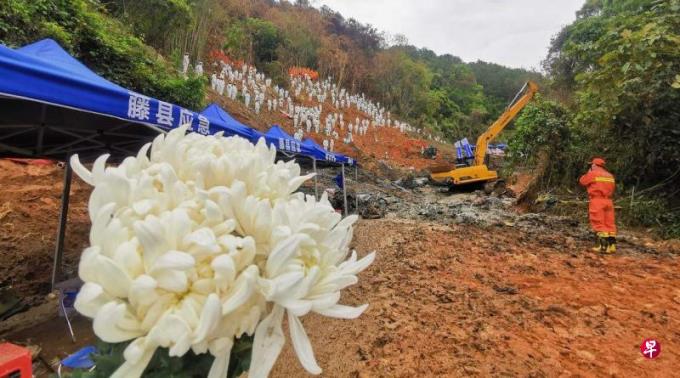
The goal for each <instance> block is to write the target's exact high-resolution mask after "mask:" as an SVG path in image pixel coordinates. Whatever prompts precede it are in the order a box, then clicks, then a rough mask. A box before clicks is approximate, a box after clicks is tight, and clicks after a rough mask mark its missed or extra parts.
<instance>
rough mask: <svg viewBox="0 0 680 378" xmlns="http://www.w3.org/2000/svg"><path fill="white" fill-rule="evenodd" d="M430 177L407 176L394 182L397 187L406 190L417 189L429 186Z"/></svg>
mask: <svg viewBox="0 0 680 378" xmlns="http://www.w3.org/2000/svg"><path fill="white" fill-rule="evenodd" d="M428 181H429V178H428V177H415V176H413V175H409V176H406V177H404V178H401V179H399V180H397V181H395V182H394V184H395V185H397V186H399V187H402V188H405V189H415V188H419V187H422V186H425V185H427V183H428Z"/></svg>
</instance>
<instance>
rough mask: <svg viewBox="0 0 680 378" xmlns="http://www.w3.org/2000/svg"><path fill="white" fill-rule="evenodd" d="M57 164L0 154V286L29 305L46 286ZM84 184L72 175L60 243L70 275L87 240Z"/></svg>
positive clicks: (58, 176)
mask: <svg viewBox="0 0 680 378" xmlns="http://www.w3.org/2000/svg"><path fill="white" fill-rule="evenodd" d="M63 174H64V171H63V168H60V167H58V166H57V165H54V164H50V165H32V164H22V163H17V162H14V161H10V160H4V159H0V251H2V253H0V287H2V288H8V287H11V288H12V289H13V290H14V291H16V292H17V293H18V294H19V295H21V296H22V297H23V299H24V302H25V303H26V304H29V305H33V304H37V303H40V302H42V301H43V299H44V295H45V294H47V293H48V292H49V290H50V280H51V274H52V260H53V255H54V248H55V242H56V235H57V224H58V218H59V209H60V203H61V191H62V182H63ZM89 194H90V189H89V186H88V185H87V184H85V183H83V182H82V181H80V179H78V178H77V177H75V175H74V178H73V184H72V185H71V207H70V209H69V214H68V224H67V228H66V239H65V245H64V251H65V253H64V268H65V271H66V272H67V274H69V275H73V273H74V272H75V270H76V267H77V259H78V257H79V256H80V252H81V251H82V249H83V248H85V246H86V244H87V241H88V230H89V227H90V222H89V218H88V216H87V198H88V197H89Z"/></svg>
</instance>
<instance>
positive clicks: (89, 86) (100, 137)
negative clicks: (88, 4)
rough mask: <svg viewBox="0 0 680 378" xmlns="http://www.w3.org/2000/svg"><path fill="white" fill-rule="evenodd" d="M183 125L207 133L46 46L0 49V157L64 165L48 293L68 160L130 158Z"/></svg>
mask: <svg viewBox="0 0 680 378" xmlns="http://www.w3.org/2000/svg"><path fill="white" fill-rule="evenodd" d="M186 123H190V124H191V128H192V130H194V131H197V132H200V133H203V134H208V133H212V132H216V131H218V130H216V126H215V125H211V124H210V120H209V119H208V118H207V117H205V116H203V115H200V114H197V113H195V112H192V111H189V110H187V109H184V108H182V107H179V106H177V105H173V104H170V103H167V102H163V101H159V100H156V99H153V98H150V97H147V96H144V95H141V94H139V93H135V92H133V91H129V90H127V89H125V88H123V87H121V86H119V85H116V84H114V83H112V82H110V81H108V80H106V79H104V78H102V77H100V76H99V75H97V74H96V73H94V72H93V71H91V70H90V69H88V68H87V67H86V66H84V65H83V64H82V63H80V62H79V61H78V60H76V59H75V58H73V57H72V56H71V55H69V54H68V53H67V52H66V51H64V49H62V48H61V46H59V44H57V43H56V42H55V41H53V40H51V39H44V40H41V41H38V42H35V43H33V44H30V45H27V46H25V47H22V48H19V49H11V48H9V47H6V46H3V45H0V157H4V156H14V157H16V156H21V157H29V158H37V157H40V158H49V159H58V160H65V161H66V162H67V164H66V167H65V172H64V185H63V192H62V201H61V211H60V220H59V225H58V230H57V242H56V247H55V254H54V265H53V271H52V288H55V284H56V280H57V279H58V278H59V273H60V270H61V260H62V255H63V247H64V236H65V225H66V218H67V214H68V204H69V192H70V185H71V176H72V171H71V167H70V165H69V164H68V157H69V156H70V155H71V154H74V153H78V154H79V155H80V157H81V158H82V159H85V160H87V159H90V158H92V157H95V156H98V155H100V154H102V153H110V154H111V155H112V160H113V159H120V158H122V157H123V156H128V155H131V154H134V153H136V150H137V149H138V148H139V147H140V146H141V145H142V144H144V143H146V142H148V141H150V140H152V139H153V138H154V137H155V136H156V135H158V133H159V132H162V131H164V130H169V129H171V128H174V127H177V126H178V125H180V124H186Z"/></svg>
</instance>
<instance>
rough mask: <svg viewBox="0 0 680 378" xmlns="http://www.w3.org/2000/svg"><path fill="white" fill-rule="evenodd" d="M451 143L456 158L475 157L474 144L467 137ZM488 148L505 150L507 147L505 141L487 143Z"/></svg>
mask: <svg viewBox="0 0 680 378" xmlns="http://www.w3.org/2000/svg"><path fill="white" fill-rule="evenodd" d="M453 145H454V147H455V148H456V158H457V159H458V160H465V159H471V158H474V157H475V155H474V150H475V145H474V144H471V143H470V142H469V141H468V139H467V138H463V139H461V140H459V141H457V142H455V143H454V144H453ZM488 148H489V149H498V150H501V151H505V150H506V149H507V148H508V145H507V144H505V143H497V144H489V147H488Z"/></svg>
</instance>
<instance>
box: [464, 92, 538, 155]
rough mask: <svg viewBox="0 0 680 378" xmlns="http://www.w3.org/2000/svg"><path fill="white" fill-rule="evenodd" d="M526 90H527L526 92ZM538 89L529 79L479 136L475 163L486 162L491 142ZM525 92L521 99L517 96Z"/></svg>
mask: <svg viewBox="0 0 680 378" xmlns="http://www.w3.org/2000/svg"><path fill="white" fill-rule="evenodd" d="M525 90H526V92H525ZM537 91H538V86H537V85H536V84H535V83H534V82H532V81H528V82H527V83H526V84H525V85H524V86H523V87H522V89H520V91H519V92H518V93H517V96H515V100H516V101H513V102H512V103H510V105H509V106H508V108H507V109H505V111H504V112H503V114H501V116H500V117H498V119H497V120H496V122H494V123H493V124H492V125H491V126H490V127H489V128H488V129H487V130H486V131H485V132H484V133H483V134H482V135H480V136H479V138H477V146H476V150H475V165H482V164H484V158H485V157H486V149H487V147H488V145H489V142H491V141H492V140H493V139H494V138H496V136H497V135H498V134H500V132H501V131H503V129H504V128H505V127H506V126H507V125H508V124H509V123H510V121H512V120H513V119H514V118H515V117H516V116H517V114H518V113H519V112H520V111H521V110H522V109H523V108H524V107H525V106H526V104H527V103H529V101H530V100H531V99H532V98H533V97H534V95H535V94H536V92H537ZM523 92H525V93H524V94H523V95H522V96H521V97H519V99H518V98H517V97H518V96H520V94H522V93H523Z"/></svg>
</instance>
